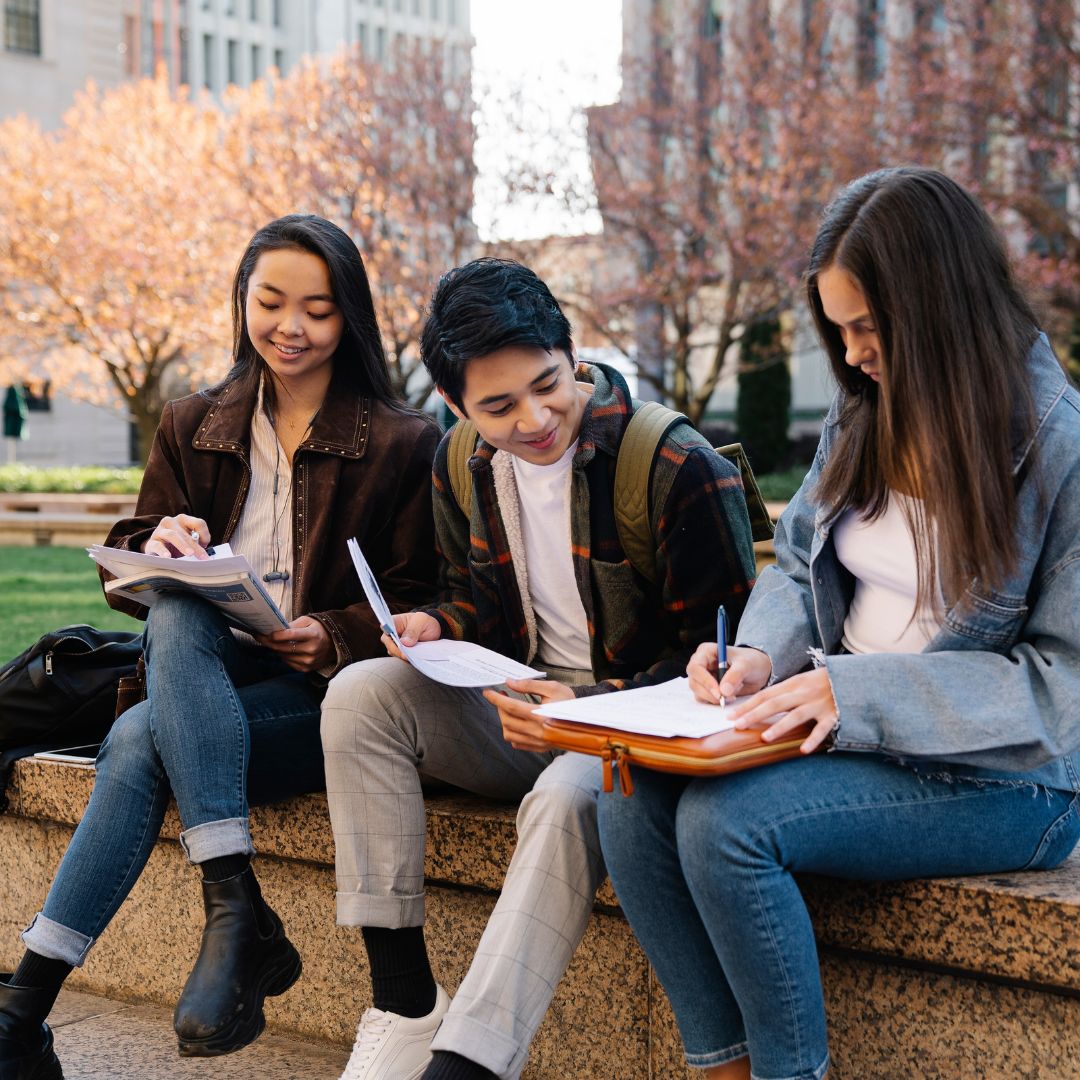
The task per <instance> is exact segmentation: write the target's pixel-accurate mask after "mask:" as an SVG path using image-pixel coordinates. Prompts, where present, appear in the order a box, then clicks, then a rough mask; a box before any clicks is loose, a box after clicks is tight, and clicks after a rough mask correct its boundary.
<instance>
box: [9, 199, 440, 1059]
mask: <svg viewBox="0 0 1080 1080" xmlns="http://www.w3.org/2000/svg"><path fill="white" fill-rule="evenodd" d="M232 309H233V326H234V341H233V361H234V362H233V367H232V370H231V371H230V373H229V375H228V377H227V378H226V379H225V381H224V382H223V383H221V384H220V385H218V386H216V387H214V388H213V389H210V390H207V391H203V392H201V393H198V394H193V395H192V396H190V397H186V398H182V399H180V400H179V401H174V402H171V403H170V404H168V405H166V407H165V411H164V413H163V414H162V418H161V425H160V427H159V428H158V432H157V437H156V438H155V441H154V445H153V448H152V450H151V452H150V459H149V461H148V462H147V466H146V473H145V476H144V479H143V484H142V489H141V491H140V493H139V501H138V506H137V508H136V514H135V517H133V518H129V519H126V520H124V521H121V522H119V523H117V525H116V526H115V527H114V528H113V530H112V532H111V533H110V534H109V538H108V540H107V543H108V544H109V545H111V546H113V547H117V548H125V549H128V550H133V551H134V550H137V551H145V552H147V553H150V554H157V555H164V556H172V557H176V556H184V555H187V556H195V557H197V558H202V559H205V558H206V557H207V552H206V548H207V547H209V546H210V545H211V544H214V543H222V542H225V541H229V542H230V543H231V544H232V546H233V547H234V548H235V549H236V550H237V551H238V552H240V553H242V554H244V555H246V556H247V558H248V560H249V561H250V562H251V564H252V566H253V567H254V568H255V569H256V571H257V572H258V573H260V574H261V575H262V580H263V581H264V582H265V583H266V589H267V590H268V591H269V592H270V594H271V596H272V597H273V599H274V600H275V601H276V603H277V605H278V607H279V608H280V609H281V611H282V612H283V614H284V615H285V617H286V619H287V620H288V621H289V627H288V629H283V630H277V631H275V632H274V633H272V634H269V635H266V636H260V637H259V638H258V639H257V640H254V639H252V638H250V637H248V636H247V635H246V634H242V633H238V632H234V631H232V630H231V629H230V627H229V625H228V624H227V623H226V621H225V619H224V617H223V615H222V613H221V612H220V611H219V610H218V609H217V608H216V607H214V606H213V605H211V604H209V603H208V602H206V601H204V600H202V599H200V598H198V597H195V596H193V595H192V594H190V593H182V592H177V593H172V594H166V595H164V596H162V597H160V598H159V599H158V600H156V602H155V603H154V605H153V606H152V607H151V608H150V609H149V611H147V610H146V609H141V608H139V607H138V606H137V605H134V604H131V603H130V602H127V601H122V600H115V599H114V598H110V603H112V604H113V606H115V607H119V608H121V609H122V610H125V611H129V612H131V613H132V614H139V615H145V617H146V620H147V626H146V639H145V640H146V645H145V650H146V664H147V688H148V693H149V696H148V698H147V700H146V701H144V702H142V703H140V704H138V705H136V706H134V707H133V708H131V709H129V710H128V711H127V712H125V713H124V714H123V715H122V716H121V717H120V718H119V719H118V720H117V721H116V724H115V725H114V727H113V729H112V731H111V732H110V734H109V736H108V738H107V739H106V741H105V743H104V745H103V746H102V748H101V753H100V754H99V756H98V760H97V779H96V782H95V784H94V791H93V794H92V796H91V798H90V804H89V806H88V807H87V809H86V813H85V815H84V816H83V819H82V822H81V823H80V825H79V827H78V828H77V829H76V831H75V835H74V837H73V839H72V841H71V845H70V847H69V848H68V851H67V854H66V855H65V856H64V859H63V862H62V863H61V864H60V869H59V871H58V873H57V876H56V879H55V881H54V882H53V885H52V888H51V889H50V890H49V894H48V897H47V898H46V900H45V905H44V908H43V909H42V911H41V912H40V913H39V914H38V915H37V916H36V917H35V918H34V921H33V922H32V923H31V925H30V927H29V929H27V930H26V931H24V933H23V935H22V937H23V941H24V942H25V944H26V946H27V952H26V954H25V956H24V958H23V960H22V962H21V963H20V964H19V967H18V969H17V970H16V971H15V973H14V975H12V976H10V977H8V976H4V977H3V981H2V982H0V1080H31V1078H32V1080H55V1078H59V1077H60V1075H61V1070H60V1063H59V1061H58V1060H57V1058H56V1056H55V1053H54V1051H53V1038H52V1033H51V1032H50V1031H49V1029H48V1027H45V1026H43V1022H44V1020H45V1017H46V1015H47V1013H48V1012H49V1009H50V1008H51V1007H52V1004H53V1001H54V1000H55V998H56V995H57V993H58V992H59V990H60V986H61V984H62V982H63V980H64V979H65V977H66V976H67V974H68V972H69V971H71V968H72V967H73V966H76V965H81V964H82V962H83V960H84V959H85V957H86V954H87V952H88V951H89V949H90V947H91V946H92V945H93V944H94V941H95V940H96V939H97V938H98V936H99V935H100V934H101V932H102V931H103V930H104V929H105V927H106V926H107V925H108V923H109V920H110V919H111V918H112V917H113V915H114V914H115V913H116V911H117V909H118V908H119V907H120V905H121V904H122V903H123V901H124V898H125V897H126V896H127V894H128V892H129V891H130V890H131V888H132V886H133V885H134V884H135V882H136V880H137V879H138V877H139V874H140V873H141V872H142V869H143V866H144V865H145V863H146V860H147V858H148V857H149V855H150V852H151V850H152V848H153V846H154V842H155V840H156V839H157V836H158V831H159V829H160V827H161V823H162V819H163V817H164V815H165V809H166V805H167V803H168V801H169V797H170V795H172V796H174V797H175V799H176V803H177V807H178V809H179V811H180V817H181V820H182V822H183V829H184V831H183V832H182V833H181V836H180V841H181V843H182V845H183V847H184V850H185V852H186V853H187V855H188V858H189V859H190V860H191V861H192V862H193V863H196V864H197V865H198V867H199V869H200V871H201V873H202V879H203V886H202V887H203V899H204V903H205V908H206V928H205V930H204V931H203V939H202V948H201V951H200V953H199V958H198V960H197V961H196V964H195V968H194V970H193V971H192V972H191V975H190V976H189V978H188V980H187V985H186V986H185V988H184V992H183V994H182V995H181V997H180V1002H179V1004H178V1005H177V1007H176V1016H175V1027H176V1032H177V1036H178V1038H179V1050H180V1054H181V1056H186V1057H212V1056H215V1055H218V1054H227V1053H231V1052H232V1051H234V1050H239V1049H240V1048H241V1047H243V1046H246V1045H247V1044H248V1043H250V1042H252V1041H253V1040H254V1039H256V1038H257V1037H258V1035H259V1033H260V1032H261V1031H262V1029H263V1024H264V1019H263V1009H262V1006H263V1000H264V998H265V997H267V996H268V995H274V994H282V993H284V992H285V991H286V990H287V989H288V988H289V987H290V986H292V984H293V983H294V982H295V981H296V980H297V978H298V977H299V975H300V957H299V955H298V953H297V951H296V949H295V948H293V946H292V945H291V944H290V942H289V940H288V938H287V937H286V936H285V931H284V929H283V927H282V924H281V921H280V920H279V919H278V917H277V915H275V914H274V912H273V911H272V910H271V909H270V907H269V906H268V905H267V903H266V902H265V900H264V899H263V898H262V895H261V893H260V890H259V883H258V882H257V881H256V879H255V875H254V873H253V872H252V868H251V856H252V853H253V851H254V848H253V847H252V844H251V836H250V833H249V830H248V806H249V803H256V804H257V803H265V802H274V801H277V800H280V799H285V798H288V797H291V796H293V795H298V794H300V793H301V792H305V791H314V790H321V789H322V787H323V786H324V781H323V767H322V748H321V745H320V742H319V705H320V702H321V699H322V695H323V688H324V686H325V682H326V677H328V676H330V675H332V674H333V673H334V672H335V671H337V670H338V669H340V668H342V667H344V666H345V665H347V664H350V663H351V662H352V661H354V660H357V659H360V658H363V657H366V656H373V655H375V654H376V653H380V652H382V651H383V650H382V646H381V645H380V643H379V629H378V623H377V620H376V619H375V617H374V615H373V614H372V612H371V609H370V608H369V606H368V605H367V603H366V602H365V601H364V600H363V594H362V592H361V589H360V583H359V580H358V579H357V576H356V574H355V572H354V570H353V567H352V564H351V560H350V559H349V556H348V552H347V548H346V545H345V541H346V540H347V539H348V538H349V537H351V536H357V537H359V539H360V541H361V543H362V544H363V546H364V550H365V552H366V554H367V556H368V559H369V561H370V562H371V564H372V567H373V568H374V571H375V574H376V575H377V576H378V578H379V580H380V583H381V587H382V589H383V591H384V593H385V595H386V596H387V599H388V601H389V602H390V603H391V604H393V605H394V606H395V607H396V608H397V609H398V610H400V609H402V608H408V607H413V606H415V604H416V603H417V602H419V601H422V600H424V599H425V598H427V597H428V596H429V595H431V591H432V583H433V579H434V576H435V566H434V562H435V560H434V543H433V534H432V516H431V499H430V474H431V463H432V458H433V455H434V452H435V446H436V444H437V442H438V430H437V427H436V425H435V424H434V423H433V422H432V421H430V420H428V419H426V418H424V417H422V416H420V415H419V414H417V413H415V412H413V411H411V410H409V409H407V408H406V407H405V406H403V405H402V404H401V403H399V402H398V401H397V400H396V398H395V396H394V393H393V391H392V390H391V385H390V380H389V376H388V374H387V367H386V359H385V356H384V353H383V346H382V341H381V338H380V336H379V328H378V323H377V321H376V317H375V310H374V307H373V305H372V300H371V292H370V289H369V287H368V281H367V276H366V273H365V271H364V264H363V261H362V260H361V258H360V253H359V252H358V251H357V250H356V246H355V245H354V244H353V242H352V241H351V240H350V239H349V237H348V236H346V234H345V233H343V232H342V231H341V230H340V229H339V228H337V226H335V225H332V224H331V223H330V222H328V221H325V220H323V219H322V218H318V217H314V216H301V215H293V216H289V217H284V218H279V219H278V220H277V221H273V222H271V223H270V224H269V225H267V226H265V227H264V228H262V229H260V230H259V231H258V232H257V233H256V234H255V236H254V237H253V238H252V240H251V242H250V244H249V245H248V248H247V250H246V251H245V252H244V255H243V258H242V259H241V260H240V265H239V267H238V269H237V272H236V277H235V280H234V282H233V290H232Z"/></svg>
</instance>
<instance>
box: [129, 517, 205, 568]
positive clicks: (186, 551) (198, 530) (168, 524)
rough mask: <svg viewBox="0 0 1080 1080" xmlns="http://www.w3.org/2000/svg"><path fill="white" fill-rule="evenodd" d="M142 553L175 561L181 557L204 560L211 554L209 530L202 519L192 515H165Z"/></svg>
mask: <svg viewBox="0 0 1080 1080" xmlns="http://www.w3.org/2000/svg"><path fill="white" fill-rule="evenodd" d="M143 551H144V552H145V553H146V554H147V555H163V556H164V557H165V558H167V559H177V558H180V557H181V556H183V555H193V556H194V557H195V558H196V559H206V558H209V556H210V555H211V554H212V553H213V548H212V547H211V546H210V529H209V528H208V526H207V524H206V522H205V521H203V519H202V518H197V517H195V516H194V515H192V514H177V515H176V516H175V517H169V516H168V515H166V516H165V517H163V518H162V519H161V520H160V521H159V522H158V523H157V528H156V529H154V531H153V532H152V533H151V534H150V539H149V540H147V541H146V543H145V544H144V545H143Z"/></svg>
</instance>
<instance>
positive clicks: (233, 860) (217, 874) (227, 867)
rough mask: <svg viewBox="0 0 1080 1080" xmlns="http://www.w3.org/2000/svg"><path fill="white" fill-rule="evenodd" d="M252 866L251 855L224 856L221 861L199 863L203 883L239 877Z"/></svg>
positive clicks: (211, 860)
mask: <svg viewBox="0 0 1080 1080" xmlns="http://www.w3.org/2000/svg"><path fill="white" fill-rule="evenodd" d="M250 865H251V856H250V855H222V856H221V858H220V859H207V860H206V862H203V863H199V869H200V870H201V871H202V876H203V881H227V880H228V879H229V878H232V877H238V876H239V875H240V874H242V873H243V872H244V871H245V870H246V869H247V868H248V867H249V866H250Z"/></svg>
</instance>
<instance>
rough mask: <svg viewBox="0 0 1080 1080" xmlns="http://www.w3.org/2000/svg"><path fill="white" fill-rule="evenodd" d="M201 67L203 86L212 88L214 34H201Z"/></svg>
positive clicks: (208, 88)
mask: <svg viewBox="0 0 1080 1080" xmlns="http://www.w3.org/2000/svg"><path fill="white" fill-rule="evenodd" d="M202 67H203V86H205V87H206V89H207V90H213V89H214V35H213V34H203V36H202Z"/></svg>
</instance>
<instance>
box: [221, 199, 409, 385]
mask: <svg viewBox="0 0 1080 1080" xmlns="http://www.w3.org/2000/svg"><path fill="white" fill-rule="evenodd" d="M284 248H292V249H294V250H296V251H308V252H310V253H311V254H312V255H318V256H319V258H320V259H322V261H323V262H324V263H326V269H327V271H328V273H329V275H330V288H331V291H332V292H333V294H334V303H335V304H337V306H338V309H339V310H340V311H341V314H342V317H343V320H344V324H345V325H344V329H343V331H342V334H341V341H340V342H339V343H338V347H337V350H336V352H335V353H334V381H335V384H336V385H337V386H339V387H343V388H345V389H347V390H352V391H354V392H355V393H357V394H360V395H363V396H365V397H372V398H376V399H377V400H379V401H383V402H386V403H387V404H391V405H399V404H400V402H399V401H398V399H397V395H396V394H395V393H394V388H393V385H392V384H391V382H390V375H389V372H388V370H387V366H386V353H385V351H384V350H383V343H382V336H381V335H380V333H379V321H378V318H377V317H376V315H375V304H374V302H373V301H372V299H371V286H370V285H369V284H368V278H367V271H366V270H365V268H364V260H363V259H362V258H361V257H360V252H359V251H358V250H357V247H356V245H355V244H354V243H353V242H352V240H351V239H350V237H349V235H348V234H347V233H345V232H343V231H342V230H341V229H339V228H338V227H337V226H336V225H335V224H333V222H330V221H327V220H326V219H325V218H321V217H317V216H316V215H315V214H288V215H286V216H285V217H280V218H278V219H277V220H276V221H271V222H270V224H269V225H264V226H263V227H262V228H261V229H260V230H259V231H258V232H257V233H256V234H255V235H254V236H253V237H252V238H251V240H250V242H249V243H248V246H247V249H246V250H245V251H244V254H243V256H242V257H241V259H240V262H239V264H238V265H237V267H236V275H235V277H234V278H233V285H232V323H233V366H232V370H231V371H230V372H229V374H228V377H227V379H226V381H227V382H234V381H235V382H244V383H248V384H250V385H252V386H255V385H257V384H258V381H259V378H260V376H261V375H262V373H263V370H264V368H265V367H266V365H265V363H264V361H263V359H262V357H261V356H259V354H258V353H257V352H256V351H255V346H254V345H252V344H251V338H250V337H248V330H247V315H246V313H245V306H246V304H247V292H248V284H249V282H250V281H251V275H252V273H253V272H254V270H255V264H256V263H257V262H258V261H259V256H260V255H262V254H264V253H265V252H267V251H280V250H282V249H284ZM266 388H267V393H268V394H269V395H270V399H271V400H272V396H273V395H272V390H273V384H272V381H271V380H269V379H268V380H267V382H266Z"/></svg>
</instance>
